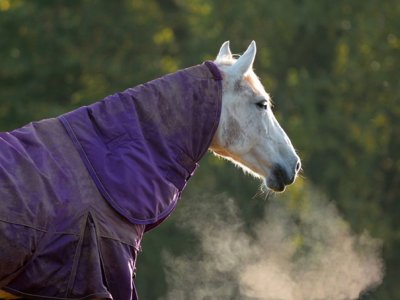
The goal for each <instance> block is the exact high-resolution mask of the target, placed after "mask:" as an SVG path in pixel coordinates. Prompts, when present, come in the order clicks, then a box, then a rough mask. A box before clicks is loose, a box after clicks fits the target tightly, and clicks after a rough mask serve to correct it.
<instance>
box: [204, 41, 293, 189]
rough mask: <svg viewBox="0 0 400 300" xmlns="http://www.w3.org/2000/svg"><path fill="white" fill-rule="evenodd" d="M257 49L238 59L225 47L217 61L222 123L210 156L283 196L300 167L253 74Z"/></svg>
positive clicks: (251, 47) (249, 50)
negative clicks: (219, 74)
mask: <svg viewBox="0 0 400 300" xmlns="http://www.w3.org/2000/svg"><path fill="white" fill-rule="evenodd" d="M255 55H256V43H255V42H254V41H253V42H252V43H251V44H250V46H249V47H248V49H247V50H246V52H245V53H244V54H243V55H242V56H240V57H239V58H238V59H235V58H234V57H233V56H232V53H231V51H230V49H229V42H225V43H224V44H223V45H222V46H221V49H220V51H219V53H218V56H217V58H216V60H215V63H216V65H217V66H218V67H219V69H220V70H221V73H222V76H223V91H222V93H223V94H222V112H221V119H220V123H219V126H218V129H217V132H216V134H215V137H214V139H213V142H212V144H211V147H210V148H211V150H212V151H213V152H214V153H216V154H217V155H220V156H222V157H224V158H227V159H229V160H231V161H233V162H234V163H235V164H237V165H238V166H240V167H241V168H242V169H244V170H245V171H246V172H249V173H251V174H253V175H254V176H256V177H260V178H263V180H264V181H265V184H266V186H267V187H268V188H270V189H272V190H274V191H283V190H284V189H285V186H286V185H288V184H291V183H292V182H293V181H294V180H295V178H296V175H297V173H298V172H299V170H300V168H301V163H300V159H299V157H298V155H297V154H296V151H295V150H294V148H293V146H292V143H291V142H290V140H289V138H288V136H287V135H286V133H285V132H284V131H283V129H282V128H281V126H280V125H279V123H278V121H277V120H276V118H275V116H274V114H273V113H272V109H271V101H270V97H269V95H268V93H267V92H266V91H265V90H264V87H263V86H262V84H261V82H260V81H259V79H258V77H257V76H256V75H255V73H254V72H253V62H254V58H255Z"/></svg>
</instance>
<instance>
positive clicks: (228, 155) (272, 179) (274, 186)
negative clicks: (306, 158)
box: [210, 142, 301, 193]
mask: <svg viewBox="0 0 400 300" xmlns="http://www.w3.org/2000/svg"><path fill="white" fill-rule="evenodd" d="M210 150H211V151H212V152H213V153H214V154H215V155H216V156H218V157H221V158H224V159H226V160H228V161H230V162H232V163H233V164H234V165H235V166H237V167H239V168H240V169H242V170H243V172H244V173H245V174H250V175H251V176H253V177H255V178H258V179H260V180H262V182H263V184H264V186H265V187H266V188H268V189H269V190H271V191H274V192H277V193H280V192H283V191H284V190H285V188H286V186H287V185H290V184H292V183H293V182H294V181H295V179H296V177H297V171H298V170H297V171H296V172H295V173H294V174H292V175H286V172H285V170H284V168H283V166H282V165H280V164H278V163H275V164H273V163H270V162H269V161H267V160H265V158H263V157H262V156H261V155H257V151H249V152H247V153H244V154H241V155H237V154H234V153H233V152H231V151H229V150H228V149H226V148H224V147H221V146H218V144H216V143H215V142H214V143H212V144H211V147H210ZM296 157H297V158H298V156H297V155H296ZM297 161H298V164H299V165H298V166H296V168H297V169H299V168H300V167H301V165H300V160H299V159H298V160H297ZM289 176H290V177H289Z"/></svg>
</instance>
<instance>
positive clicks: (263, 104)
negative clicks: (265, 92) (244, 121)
mask: <svg viewBox="0 0 400 300" xmlns="http://www.w3.org/2000/svg"><path fill="white" fill-rule="evenodd" d="M256 105H257V106H258V107H259V108H261V109H264V110H267V109H268V102H267V101H266V100H262V101H260V102H257V103H256Z"/></svg>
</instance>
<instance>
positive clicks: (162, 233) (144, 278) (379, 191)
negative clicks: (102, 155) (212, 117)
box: [0, 0, 400, 300]
mask: <svg viewBox="0 0 400 300" xmlns="http://www.w3.org/2000/svg"><path fill="white" fill-rule="evenodd" d="M399 16H400V2H399V1H397V0H386V1H377V0H367V1H365V0H363V1H361V0H354V1H351V2H349V1H344V0H338V1H334V2H332V1H331V2H328V1H317V0H279V1H277V0H274V1H272V0H271V1H261V0H252V1H239V0H231V1H227V0H221V1H216V0H205V1H200V0H191V1H183V0H131V1H128V0H125V1H94V0H81V1H78V0H69V1H67V0H59V1H49V0H43V1H28V0H25V1H23V0H0V36H1V37H2V38H1V39H0V57H1V60H0V128H1V129H2V130H9V129H12V128H15V127H18V126H21V125H23V124H25V123H27V122H29V121H32V120H37V119H41V118H44V117H50V116H56V115H58V114H60V113H62V112H65V111H67V110H70V109H72V108H74V107H77V106H81V105H84V104H87V103H91V102H93V101H95V100H97V99H100V98H103V97H104V96H105V95H107V94H111V93H113V92H115V91H118V90H121V89H125V88H127V87H130V86H134V85H136V84H138V83H141V82H145V81H148V80H149V79H152V78H155V77H158V76H161V75H163V74H165V73H167V72H172V71H175V70H177V69H179V68H182V67H186V66H190V65H193V64H197V63H200V62H201V61H202V60H205V59H212V58H213V57H214V56H215V55H216V52H217V50H218V47H219V46H220V44H221V43H222V42H223V41H225V40H231V46H232V48H233V50H234V51H243V50H244V49H245V47H246V46H247V45H248V43H249V42H250V41H251V40H252V39H254V40H256V41H257V46H258V56H257V59H256V63H255V64H256V65H255V67H256V70H257V74H258V75H259V76H260V77H261V79H262V81H263V83H264V84H265V86H266V88H267V90H269V91H270V92H271V94H272V97H273V99H274V102H275V103H276V114H277V116H278V118H279V119H280V122H281V124H282V125H283V127H284V128H285V129H286V131H287V132H288V134H289V136H290V137H291V139H292V141H293V143H294V145H295V146H296V147H297V148H298V150H299V152H300V155H301V157H302V159H303V166H304V167H303V168H304V176H305V177H306V179H307V181H309V182H310V183H312V184H314V185H316V186H318V187H319V189H321V190H323V191H324V192H325V193H326V194H327V195H328V196H329V197H330V198H331V199H333V200H334V201H335V202H336V203H337V205H338V206H339V209H340V210H341V211H342V213H343V214H344V215H345V216H346V219H347V220H348V221H349V222H350V223H351V226H352V227H353V228H354V229H355V230H357V231H360V232H361V231H363V230H365V229H367V230H368V231H369V232H371V233H372V235H373V236H375V237H379V238H381V239H383V240H384V255H385V261H386V266H387V272H386V278H385V281H384V283H383V285H382V286H381V287H380V288H379V289H377V291H376V292H375V293H374V294H372V295H370V297H371V299H377V298H379V299H388V300H389V299H397V298H400V291H398V288H397V278H399V276H400V268H398V265H399V264H400V256H399V252H398V251H397V249H399V248H400V229H399V228H400V221H399V220H400V218H399V217H398V214H399V211H400V203H399V202H397V200H398V197H399V195H400V175H399V174H400V158H399V154H398V153H399V150H400V140H399V138H398V137H399V136H400V106H399V103H400V102H399V100H400V99H399V97H400V96H399V95H400V67H399V66H400V55H399V54H400V53H399V51H400V35H399V31H400V17H399ZM258 188H259V187H258V183H256V182H254V181H253V180H251V179H248V178H245V177H244V176H243V175H242V174H241V173H240V172H238V171H236V170H233V167H232V166H230V165H228V164H226V163H225V162H223V161H221V160H218V159H216V158H215V157H213V156H211V155H209V156H207V157H206V158H205V159H204V161H203V162H202V166H201V168H200V170H199V172H198V174H197V175H196V176H195V178H194V179H193V181H192V182H191V185H190V189H189V190H187V191H186V193H185V194H184V197H183V202H184V201H187V202H188V203H190V199H191V198H192V195H194V194H195V193H202V192H203V191H204V190H207V191H208V192H212V193H220V192H222V191H226V192H227V193H228V195H229V196H231V197H234V198H235V199H236V200H237V202H238V204H239V206H240V207H241V209H242V214H243V218H244V219H245V220H246V222H247V223H248V224H249V226H250V225H251V223H252V222H253V220H254V219H257V218H260V217H262V213H260V211H262V209H260V208H261V207H262V206H263V201H259V200H260V199H252V197H253V196H254V195H255V194H256V193H257V191H258ZM288 193H293V191H292V190H290V189H289V191H288ZM178 209H179V208H178ZM191 242H192V241H191V238H190V237H189V236H188V235H187V234H186V233H184V232H182V230H180V229H178V228H177V227H176V225H175V224H174V218H173V217H171V219H170V220H168V221H167V223H166V224H165V225H164V226H161V227H160V228H158V229H156V230H154V232H152V233H150V234H149V235H148V237H146V238H145V241H144V248H145V250H146V251H144V252H143V253H142V254H141V255H140V257H139V264H140V265H139V273H138V286H139V290H140V294H141V295H142V297H143V298H144V299H155V298H157V297H159V296H160V295H162V294H163V293H164V292H165V289H166V285H165V276H168V274H165V273H164V270H163V268H162V265H161V254H160V253H161V251H162V249H164V248H169V249H173V250H174V251H176V252H179V251H188V248H189V250H190V247H191V246H192V243H191ZM193 243H194V242H193ZM373 297H375V298H373Z"/></svg>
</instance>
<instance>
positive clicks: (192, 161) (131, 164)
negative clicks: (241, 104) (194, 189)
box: [0, 62, 222, 300]
mask: <svg viewBox="0 0 400 300" xmlns="http://www.w3.org/2000/svg"><path fill="white" fill-rule="evenodd" d="M221 89H222V88H221V75H220V73H219V71H218V69H217V67H216V66H215V65H214V64H213V63H210V62H207V63H205V64H202V65H199V66H195V67H192V68H189V69H185V70H182V71H179V72H177V73H174V74H170V75H167V76H164V77H162V78H160V79H157V80H154V81H151V82H149V83H146V84H144V85H140V86H138V87H135V88H132V89H128V90H126V91H124V92H121V93H117V94H114V95H111V96H109V97H107V98H105V99H104V100H102V101H100V102H98V103H95V104H93V105H90V106H87V107H82V108H79V109H77V110H75V111H73V112H70V113H67V114H65V115H62V116H60V117H59V118H57V119H48V120H43V121H40V122H34V123H31V124H29V125H27V126H25V127H23V128H20V129H17V130H14V131H11V132H7V133H0V199H1V206H0V245H1V246H0V289H5V290H6V291H8V292H11V293H14V294H17V295H20V296H22V297H24V298H27V299H89V298H93V297H99V298H106V299H117V300H125V299H136V298H137V295H136V290H135V286H134V282H133V277H134V273H135V261H136V255H137V251H138V249H139V247H140V241H141V239H142V236H143V233H144V232H145V231H146V230H149V229H151V228H153V227H154V226H156V225H158V224H159V223H160V222H162V221H163V220H164V219H165V218H166V217H167V216H168V215H169V214H170V213H171V211H172V210H173V209H174V207H175V205H176V202H177V200H178V199H179V196H180V193H181V192H182V190H183V188H184V187H185V185H186V183H187V180H188V179H189V178H190V176H191V175H192V174H193V172H194V170H195V168H196V167H197V163H198V161H199V160H200V159H201V157H202V156H203V155H204V154H205V152H206V151H207V149H208V147H209V145H210V143H211V140H212V137H213V135H214V133H215V130H216V128H217V126H218V122H219V117H220V109H221V94H222V91H221Z"/></svg>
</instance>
